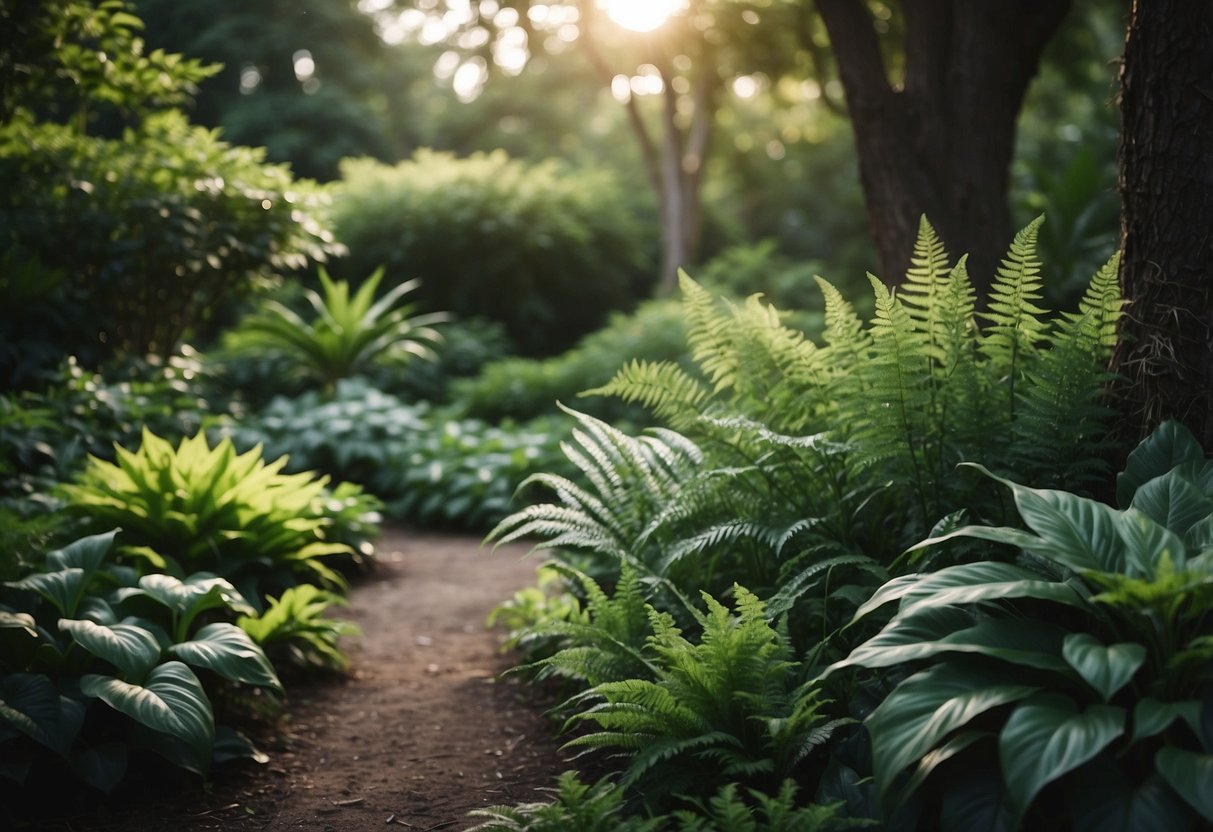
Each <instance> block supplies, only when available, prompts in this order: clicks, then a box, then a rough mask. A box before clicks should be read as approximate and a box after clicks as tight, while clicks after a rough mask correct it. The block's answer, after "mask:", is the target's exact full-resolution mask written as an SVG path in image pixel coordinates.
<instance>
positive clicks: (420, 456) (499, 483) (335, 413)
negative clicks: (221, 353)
mask: <svg viewBox="0 0 1213 832" xmlns="http://www.w3.org/2000/svg"><path fill="white" fill-rule="evenodd" d="M226 431H227V432H228V433H229V434H230V435H231V437H232V438H233V440H234V441H235V443H236V444H237V445H238V446H239V447H252V446H254V445H258V444H264V446H265V448H266V451H267V453H268V454H270V455H279V454H286V455H289V457H290V464H291V466H292V467H291V469H290V470H296V471H299V470H318V471H322V472H325V473H327V474H331V475H333V476H334V477H337V478H340V479H343V480H349V481H352V482H356V483H359V484H362V485H364V486H365V487H366V488H367V489H369V490H370V491H371V492H372V493H373V494H375V495H376V496H378V497H380V498H381V499H383V500H384V501H385V502H386V504H387V507H386V509H385V511H386V512H387V514H388V515H389V516H391V517H393V518H396V519H402V520H403V519H407V520H414V521H417V522H422V523H428V524H435V525H444V526H456V527H463V528H473V529H477V528H486V527H488V526H489V525H491V524H492V523H494V522H496V521H497V520H498V519H500V518H501V517H502V516H503V515H504V514H505V513H506V512H507V511H508V510H509V509H510V506H511V504H512V500H513V495H514V491H515V490H516V489H517V487H518V485H519V484H520V483H521V482H522V481H523V480H524V479H525V478H526V477H527V476H528V475H529V474H531V473H533V472H534V471H536V470H541V469H543V468H544V467H551V466H553V465H557V466H559V464H560V463H559V459H560V456H559V449H558V442H559V439H558V436H559V435H560V433H561V429H560V428H559V426H558V424H557V423H556V422H555V421H554V420H539V421H535V422H531V423H528V424H526V425H519V426H514V425H504V426H501V427H493V426H490V425H487V424H485V423H483V422H480V421H477V420H471V419H467V420H460V421H456V420H451V419H447V418H445V417H444V416H443V415H442V414H441V412H440V411H437V410H435V409H434V408H432V407H430V406H429V405H428V404H424V403H422V404H416V405H408V404H405V403H403V402H401V401H400V400H399V399H397V398H396V397H395V396H390V395H387V394H385V393H382V392H380V391H378V390H375V389H374V388H371V387H368V386H366V384H365V383H364V382H361V381H358V380H353V381H349V382H342V383H340V384H338V386H337V391H336V395H335V396H334V397H333V399H332V400H331V401H325V400H323V399H322V398H321V397H320V396H319V394H315V393H313V394H307V395H304V396H301V397H299V398H298V399H293V400H291V399H277V400H275V401H274V402H272V403H271V404H270V406H269V407H268V408H266V410H265V411H263V412H262V413H261V414H260V415H259V416H258V417H256V418H251V419H246V420H244V421H243V422H242V423H240V424H237V425H234V426H231V427H229V428H227V429H226Z"/></svg>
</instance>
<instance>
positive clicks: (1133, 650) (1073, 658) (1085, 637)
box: [1062, 633, 1146, 702]
mask: <svg viewBox="0 0 1213 832" xmlns="http://www.w3.org/2000/svg"><path fill="white" fill-rule="evenodd" d="M1062 655H1063V656H1065V659H1066V662H1067V663H1068V664H1069V665H1070V667H1072V668H1074V669H1075V670H1077V671H1078V675H1080V676H1082V678H1083V680H1084V681H1085V682H1086V683H1087V684H1089V685H1090V686H1091V687H1093V688H1094V689H1095V690H1096V692H1097V693H1099V695H1100V697H1101V698H1102V699H1103V701H1104V702H1107V701H1108V700H1110V699H1111V698H1112V697H1113V696H1114V695H1115V694H1116V692H1117V691H1118V690H1120V689H1121V688H1122V687H1124V686H1125V685H1126V684H1127V683H1128V681H1129V680H1130V679H1132V678H1133V674H1134V673H1136V672H1137V670H1138V669H1139V668H1140V667H1141V666H1142V665H1143V664H1145V662H1146V648H1145V647H1143V646H1142V645H1140V644H1134V643H1132V642H1122V643H1120V644H1113V645H1111V646H1108V647H1105V646H1104V645H1103V644H1102V643H1101V642H1100V641H1099V640H1098V639H1096V638H1095V637H1094V636H1092V635H1090V634H1089V633H1071V634H1070V635H1068V636H1066V642H1065V646H1064V647H1063V648H1062Z"/></svg>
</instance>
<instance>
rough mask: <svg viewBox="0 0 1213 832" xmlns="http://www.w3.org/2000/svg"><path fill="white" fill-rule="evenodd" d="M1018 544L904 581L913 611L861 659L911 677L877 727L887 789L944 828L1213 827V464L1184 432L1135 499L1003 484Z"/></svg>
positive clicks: (899, 606) (900, 587)
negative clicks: (1018, 523) (1109, 499)
mask: <svg viewBox="0 0 1213 832" xmlns="http://www.w3.org/2000/svg"><path fill="white" fill-rule="evenodd" d="M990 476H992V475H990ZM994 479H997V480H998V481H999V482H1001V483H1002V484H1003V485H1005V486H1006V487H1007V488H1009V489H1010V490H1011V493H1012V495H1013V496H1014V500H1015V504H1016V506H1017V508H1018V510H1019V514H1020V517H1021V518H1022V520H1023V523H1024V525H1025V526H1026V527H1027V528H1026V529H1019V528H992V527H982V526H969V527H965V528H962V529H960V530H958V531H955V532H953V533H952V534H949V535H946V536H944V537H940V538H938V539H933V540H927V541H925V542H924V543H922V544H920V546H922V547H925V546H931V545H934V544H937V543H940V542H942V541H945V540H948V539H950V538H956V537H967V538H977V539H979V540H984V541H989V542H992V543H996V544H1009V545H1010V546H1013V547H1018V548H1019V549H1020V551H1021V555H1020V557H1019V558H1018V560H1017V561H1016V562H1015V563H1004V562H998V561H993V560H992V561H987V562H979V563H969V564H964V565H960V566H953V567H950V568H947V569H942V570H940V571H939V572H935V573H933V574H913V575H907V576H904V577H901V578H897V579H895V580H893V581H891V582H889V583H887V584H886V585H885V586H884V587H883V588H882V589H880V590H879V591H878V592H877V593H876V595H875V596H874V597H873V598H872V599H871V600H870V601H869V602H868V603H866V604H865V605H863V607H862V608H860V610H859V611H858V613H857V618H863V617H865V616H870V615H875V614H876V613H877V612H878V611H887V610H888V609H890V608H891V609H892V610H893V615H892V618H891V620H889V622H888V623H887V624H886V625H885V626H884V628H883V630H882V631H881V632H880V633H879V634H878V635H876V636H875V637H873V638H872V639H870V640H868V641H867V642H866V643H864V644H862V645H860V646H859V647H858V648H856V649H855V650H854V651H853V652H852V653H851V655H850V656H849V657H848V658H847V659H846V660H844V661H842V662H839V663H838V664H836V665H834V667H833V668H832V671H831V672H836V671H838V670H840V669H842V668H845V667H849V668H856V667H865V668H878V669H882V670H883V671H884V672H887V670H884V669H888V668H893V667H895V666H904V667H905V668H906V669H907V670H908V673H907V674H906V675H905V677H904V679H903V680H902V681H901V682H900V683H899V684H897V685H896V687H895V688H894V689H893V691H892V693H890V694H889V696H888V697H887V699H885V701H884V702H883V704H881V705H880V706H879V707H878V708H877V709H876V710H875V711H874V712H873V713H872V714H871V716H870V717H869V718H868V719H867V722H866V726H867V729H868V731H869V732H870V735H871V740H872V756H873V763H874V772H875V777H876V788H877V792H878V795H879V797H880V798H881V799H882V802H883V806H884V807H885V809H886V810H887V811H889V812H892V811H893V810H894V809H896V808H897V807H899V806H901V805H902V804H904V803H906V802H907V801H910V803H911V804H914V803H915V802H917V804H918V805H919V807H920V810H921V811H922V812H923V815H922V816H921V818H920V825H922V826H924V827H926V828H942V829H965V830H969V829H994V830H997V829H1014V828H1017V827H1022V828H1054V826H1055V825H1057V824H1061V825H1062V826H1065V827H1067V828H1076V829H1143V830H1144V829H1167V830H1182V829H1192V828H1207V827H1208V825H1209V824H1210V823H1213V461H1211V460H1207V459H1205V458H1204V456H1203V453H1202V451H1201V448H1200V446H1199V445H1198V444H1197V442H1196V441H1195V440H1194V439H1193V438H1192V436H1191V434H1190V433H1189V432H1188V431H1187V430H1186V429H1184V428H1183V427H1181V426H1179V425H1177V424H1174V423H1167V424H1164V425H1162V426H1161V427H1160V428H1159V429H1158V430H1157V431H1156V432H1155V433H1154V434H1153V435H1152V436H1151V437H1149V438H1148V439H1147V440H1145V441H1144V442H1143V443H1142V444H1141V445H1140V446H1139V447H1138V448H1137V449H1136V450H1135V451H1134V452H1133V454H1132V455H1131V456H1130V457H1129V459H1128V463H1127V467H1126V469H1125V471H1124V472H1123V473H1121V474H1120V476H1119V478H1118V481H1117V492H1118V502H1119V503H1120V505H1121V508H1119V509H1116V508H1112V507H1111V506H1108V505H1105V504H1103V503H1099V502H1096V501H1094V500H1089V499H1083V498H1081V497H1077V496H1075V495H1073V494H1070V493H1068V492H1065V491H1050V490H1037V489H1033V488H1028V487H1026V486H1023V485H1018V484H1016V483H1013V482H1010V481H1008V480H1003V479H1000V478H997V477H994Z"/></svg>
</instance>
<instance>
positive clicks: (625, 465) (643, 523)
mask: <svg viewBox="0 0 1213 832" xmlns="http://www.w3.org/2000/svg"><path fill="white" fill-rule="evenodd" d="M567 412H569V413H570V414H571V415H572V416H573V417H574V418H575V419H576V421H577V429H575V430H574V431H573V436H572V441H571V442H566V443H562V445H561V449H562V450H563V451H564V453H565V455H566V456H567V457H568V459H569V461H570V462H572V463H573V464H574V465H576V466H577V468H578V470H579V471H580V472H581V477H583V478H584V480H585V482H586V483H587V484H588V487H583V486H582V485H579V484H578V483H576V482H574V481H573V480H571V479H569V478H567V477H564V476H560V475H558V474H553V473H541V474H535V475H534V476H531V477H529V478H528V479H527V480H526V481H525V483H524V485H531V484H538V485H542V486H544V487H545V488H547V489H549V490H551V491H552V492H554V493H555V494H556V495H557V497H558V498H559V499H560V501H561V505H554V504H541V505H534V506H528V507H526V508H524V509H522V510H521V511H518V512H516V513H514V514H513V515H511V516H510V517H507V518H506V519H504V520H503V521H501V523H500V524H498V525H497V527H496V528H494V529H493V530H492V532H490V533H489V535H488V538H487V540H490V541H494V542H497V543H508V542H509V541H511V540H519V539H523V538H528V537H534V536H538V537H539V538H540V539H539V542H538V544H537V546H536V549H568V550H571V551H576V552H581V553H584V554H585V555H587V556H589V557H591V558H592V559H593V566H592V572H594V573H597V574H603V575H608V576H614V575H617V574H618V572H619V570H620V569H621V567H623V566H628V567H631V568H632V569H634V570H636V572H637V573H638V574H640V575H641V576H642V577H644V578H650V577H656V578H659V579H660V578H661V577H662V576H663V574H664V566H663V561H662V558H663V550H662V546H661V545H660V544H661V541H660V539H655V538H654V536H653V532H654V531H655V529H656V528H657V524H658V522H659V521H660V520H662V519H663V518H662V511H663V510H664V508H665V507H666V505H667V504H669V503H670V502H671V501H672V499H673V497H674V496H675V495H676V494H677V493H678V492H679V491H680V490H681V489H682V488H683V485H684V483H685V482H686V480H688V479H689V478H690V476H691V474H692V471H693V470H694V467H695V466H696V465H697V464H699V463H700V462H701V461H702V459H703V456H702V452H701V451H700V450H699V448H698V447H696V446H695V444H694V443H692V442H690V441H689V440H687V439H685V438H683V437H681V436H679V435H678V434H676V433H674V432H672V431H667V430H657V431H654V433H653V434H652V435H651V436H645V437H642V438H639V439H637V438H633V437H630V436H627V435H626V434H624V433H623V432H622V431H619V430H616V429H615V428H613V427H611V426H610V425H608V424H606V423H605V422H603V421H601V420H599V419H595V418H593V417H592V416H587V415H585V414H584V413H576V412H574V411H567Z"/></svg>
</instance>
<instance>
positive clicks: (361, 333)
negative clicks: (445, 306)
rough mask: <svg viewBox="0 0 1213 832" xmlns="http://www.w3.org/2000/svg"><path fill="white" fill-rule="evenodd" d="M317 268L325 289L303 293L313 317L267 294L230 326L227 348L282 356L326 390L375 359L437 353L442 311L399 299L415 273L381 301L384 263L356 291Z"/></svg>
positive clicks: (409, 288)
mask: <svg viewBox="0 0 1213 832" xmlns="http://www.w3.org/2000/svg"><path fill="white" fill-rule="evenodd" d="M319 276H320V285H321V288H322V289H323V291H324V295H323V296H321V295H320V294H319V293H317V292H313V291H310V290H309V291H308V292H307V293H306V295H305V297H306V298H307V302H308V303H309V304H311V307H312V310H313V311H314V312H315V318H314V319H312V320H311V321H308V320H305V319H304V318H302V317H300V316H299V315H298V314H296V313H295V312H294V311H293V310H292V309H290V308H288V307H286V306H284V305H283V304H281V303H278V302H277V301H273V300H269V301H266V302H265V303H264V304H263V306H262V309H261V310H260V312H259V313H257V314H254V315H252V316H250V317H248V318H246V319H244V320H243V321H242V322H241V323H240V325H239V326H238V328H237V329H235V330H234V331H233V332H231V333H230V334H229V338H228V342H227V348H228V349H229V350H231V351H232V352H234V353H236V354H237V355H240V354H242V353H243V354H250V355H258V356H265V355H266V354H267V353H268V354H269V355H270V356H281V357H283V358H284V359H285V360H286V363H287V365H288V366H289V367H290V368H291V369H293V370H294V371H295V372H297V373H300V374H301V375H303V376H304V377H305V378H307V379H309V380H311V381H313V382H316V383H319V384H320V385H321V387H322V388H323V390H324V392H325V393H326V394H332V393H333V392H335V391H336V386H337V382H339V381H341V380H342V379H347V378H350V377H351V376H354V375H359V374H361V373H363V372H365V371H366V369H368V368H369V367H370V366H372V365H374V364H383V363H395V364H403V363H406V362H407V360H408V359H410V358H412V357H416V356H421V357H430V356H431V355H432V354H433V352H432V350H431V345H432V344H433V343H434V342H435V341H436V340H437V338H438V335H437V333H436V332H435V331H434V330H433V329H431V328H430V325H431V324H434V323H437V322H439V321H441V320H443V319H444V316H442V315H414V314H413V309H414V307H413V305H412V304H404V305H400V301H401V300H402V299H403V298H404V296H405V295H407V294H408V293H410V292H412V291H413V290H414V289H416V288H417V286H418V281H416V280H410V281H406V282H405V283H400V284H398V285H396V286H395V287H393V288H392V289H391V290H390V291H389V292H387V293H386V294H385V295H384V296H383V297H381V298H379V300H377V301H376V300H375V291H376V289H378V287H379V281H380V280H381V279H382V278H383V270H382V269H379V270H377V271H376V272H375V273H374V274H372V275H371V276H370V277H369V278H367V279H366V280H365V281H364V282H363V283H362V286H361V287H360V288H359V289H358V291H357V292H356V293H355V294H354V296H353V297H352V298H351V297H350V287H349V284H348V283H346V282H345V281H344V280H338V281H333V280H332V279H330V278H329V276H328V273H327V272H326V271H325V270H324V268H323V267H321V268H320V272H319Z"/></svg>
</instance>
